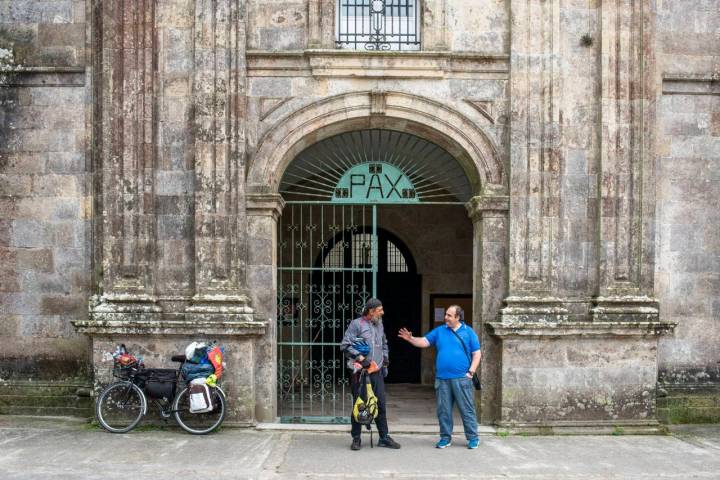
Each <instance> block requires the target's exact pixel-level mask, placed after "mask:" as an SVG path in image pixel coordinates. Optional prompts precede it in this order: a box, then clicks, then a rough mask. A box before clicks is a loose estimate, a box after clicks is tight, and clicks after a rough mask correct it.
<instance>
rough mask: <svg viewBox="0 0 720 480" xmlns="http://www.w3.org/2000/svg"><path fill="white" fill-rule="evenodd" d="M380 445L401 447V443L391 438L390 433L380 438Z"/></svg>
mask: <svg viewBox="0 0 720 480" xmlns="http://www.w3.org/2000/svg"><path fill="white" fill-rule="evenodd" d="M378 447H387V448H394V449H396V450H397V449H398V448H400V444H399V443H397V442H396V441H395V440H393V439H392V438H390V435H388V436H387V437H383V438H381V439H380V440H378Z"/></svg>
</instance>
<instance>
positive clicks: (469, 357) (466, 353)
mask: <svg viewBox="0 0 720 480" xmlns="http://www.w3.org/2000/svg"><path fill="white" fill-rule="evenodd" d="M448 328H449V327H448ZM450 331H451V332H452V333H453V335H455V336H456V337H457V339H458V341H459V342H460V345H462V347H463V350H464V351H465V355H467V357H468V360H470V365H472V357H471V356H470V354H469V353H468V350H467V348H466V347H465V342H463V339H462V338H460V335H458V334H457V332H456V331H455V330H453V329H452V328H450Z"/></svg>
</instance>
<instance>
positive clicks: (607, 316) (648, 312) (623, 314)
mask: <svg viewBox="0 0 720 480" xmlns="http://www.w3.org/2000/svg"><path fill="white" fill-rule="evenodd" d="M595 302H596V303H595V306H594V307H593V308H592V311H591V312H592V319H593V322H607V321H614V322H657V321H659V319H660V307H659V304H658V301H657V299H655V298H651V297H647V296H642V295H640V296H632V295H626V296H615V297H598V298H597V299H595Z"/></svg>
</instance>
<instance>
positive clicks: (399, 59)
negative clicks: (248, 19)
mask: <svg viewBox="0 0 720 480" xmlns="http://www.w3.org/2000/svg"><path fill="white" fill-rule="evenodd" d="M246 55H247V59H248V75H249V76H297V75H299V74H305V75H312V76H316V77H355V78H357V77H366V78H374V77H378V78H380V77H382V78H387V77H399V78H444V77H447V76H453V77H457V76H461V77H462V76H478V75H490V76H492V77H493V78H496V77H497V78H507V76H508V73H509V71H510V68H509V63H510V61H509V59H510V57H509V56H508V55H497V54H485V53H474V52H451V51H419V52H364V51H356V50H341V49H309V50H291V51H275V50H251V51H248V52H247V53H246Z"/></svg>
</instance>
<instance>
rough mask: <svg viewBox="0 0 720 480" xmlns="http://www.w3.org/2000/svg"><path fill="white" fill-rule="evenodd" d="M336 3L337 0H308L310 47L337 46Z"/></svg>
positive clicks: (308, 45) (308, 44)
mask: <svg viewBox="0 0 720 480" xmlns="http://www.w3.org/2000/svg"><path fill="white" fill-rule="evenodd" d="M336 3H337V2H336V1H335V0H308V14H307V19H308V21H307V27H308V43H307V47H308V48H310V49H320V48H335V18H336V17H337V11H336V10H335V4H336Z"/></svg>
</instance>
